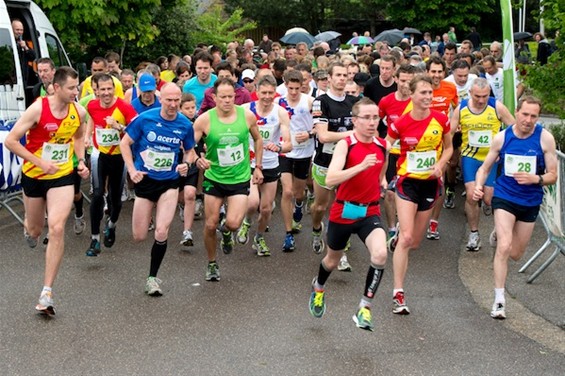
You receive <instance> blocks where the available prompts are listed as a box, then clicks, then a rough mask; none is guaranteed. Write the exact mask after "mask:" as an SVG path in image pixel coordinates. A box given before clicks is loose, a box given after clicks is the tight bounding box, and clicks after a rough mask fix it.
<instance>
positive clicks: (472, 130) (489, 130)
mask: <svg viewBox="0 0 565 376" xmlns="http://www.w3.org/2000/svg"><path fill="white" fill-rule="evenodd" d="M489 94H490V86H489V84H488V82H487V80H486V79H484V78H482V77H479V78H476V79H475V80H474V81H473V84H472V86H471V98H470V99H464V100H463V101H461V103H460V105H459V106H458V107H457V108H456V109H455V111H453V115H452V117H451V126H452V128H453V130H454V131H455V130H456V129H460V130H461V134H462V141H463V142H462V144H461V155H462V157H461V170H462V172H463V182H464V183H465V191H466V193H467V194H466V196H465V214H466V216H467V222H468V223H469V227H470V230H471V232H470V233H469V239H468V242H467V247H466V248H467V251H471V252H476V251H478V250H479V249H480V248H481V238H480V237H479V218H480V217H479V203H478V202H477V201H475V200H473V192H474V190H475V175H476V173H477V170H478V169H479V167H481V165H482V163H483V162H484V160H485V158H486V156H487V153H488V151H489V149H490V147H491V145H492V139H493V138H494V137H495V136H496V135H497V134H498V132H499V131H500V128H501V125H502V124H505V125H507V126H508V125H512V124H514V117H513V116H512V115H511V114H510V111H508V109H507V108H506V106H504V105H503V104H502V103H501V102H499V101H497V100H496V99H495V98H492V97H490V96H489ZM495 178H496V171H494V170H492V171H491V173H490V174H489V176H488V178H487V180H486V181H485V182H484V187H485V188H484V190H483V191H484V192H485V195H484V197H483V201H484V204H485V205H489V206H490V205H491V199H492V193H493V187H494V180H495Z"/></svg>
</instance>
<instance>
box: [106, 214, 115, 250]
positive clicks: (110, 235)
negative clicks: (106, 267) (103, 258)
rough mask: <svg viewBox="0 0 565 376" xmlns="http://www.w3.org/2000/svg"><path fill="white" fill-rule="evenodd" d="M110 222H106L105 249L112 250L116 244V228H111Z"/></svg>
mask: <svg viewBox="0 0 565 376" xmlns="http://www.w3.org/2000/svg"><path fill="white" fill-rule="evenodd" d="M109 223H110V220H108V222H106V227H105V228H104V247H106V248H112V246H113V245H114V243H115V242H116V226H115V225H114V227H112V228H110V226H109V225H108V224H109Z"/></svg>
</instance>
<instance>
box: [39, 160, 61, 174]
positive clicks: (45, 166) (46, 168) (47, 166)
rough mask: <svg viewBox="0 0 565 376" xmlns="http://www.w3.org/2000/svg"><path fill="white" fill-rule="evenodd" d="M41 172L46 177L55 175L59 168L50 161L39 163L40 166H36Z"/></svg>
mask: <svg viewBox="0 0 565 376" xmlns="http://www.w3.org/2000/svg"><path fill="white" fill-rule="evenodd" d="M37 167H39V168H40V169H42V170H43V172H45V173H46V174H47V175H53V174H56V173H57V171H59V170H60V169H61V168H60V167H59V166H57V165H56V164H55V163H53V162H51V161H43V160H42V161H41V166H37Z"/></svg>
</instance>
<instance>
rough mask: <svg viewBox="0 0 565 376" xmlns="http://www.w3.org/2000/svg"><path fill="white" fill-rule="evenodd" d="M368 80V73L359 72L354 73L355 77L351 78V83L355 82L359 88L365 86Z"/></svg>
mask: <svg viewBox="0 0 565 376" xmlns="http://www.w3.org/2000/svg"><path fill="white" fill-rule="evenodd" d="M370 78H371V76H370V75H369V74H368V73H365V72H359V73H355V76H353V81H355V83H356V84H357V85H359V86H365V85H366V84H367V81H369V79H370Z"/></svg>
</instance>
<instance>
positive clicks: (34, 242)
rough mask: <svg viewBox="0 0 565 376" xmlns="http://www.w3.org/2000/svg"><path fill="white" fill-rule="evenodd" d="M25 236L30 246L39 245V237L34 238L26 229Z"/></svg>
mask: <svg viewBox="0 0 565 376" xmlns="http://www.w3.org/2000/svg"><path fill="white" fill-rule="evenodd" d="M24 238H25V240H26V243H27V246H28V247H30V248H35V247H37V238H34V237H33V236H31V235H30V234H28V233H27V231H26V230H24Z"/></svg>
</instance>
